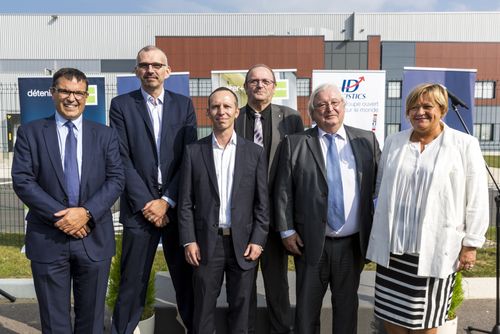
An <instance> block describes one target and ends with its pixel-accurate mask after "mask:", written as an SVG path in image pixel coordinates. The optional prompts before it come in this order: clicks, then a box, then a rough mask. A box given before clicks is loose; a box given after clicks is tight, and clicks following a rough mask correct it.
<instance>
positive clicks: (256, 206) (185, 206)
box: [178, 135, 269, 270]
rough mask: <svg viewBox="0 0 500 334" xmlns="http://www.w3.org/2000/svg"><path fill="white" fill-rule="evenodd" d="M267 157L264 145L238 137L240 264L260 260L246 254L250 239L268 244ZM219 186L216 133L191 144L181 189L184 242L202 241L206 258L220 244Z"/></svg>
mask: <svg viewBox="0 0 500 334" xmlns="http://www.w3.org/2000/svg"><path fill="white" fill-rule="evenodd" d="M266 171H267V163H266V157H265V153H264V150H263V149H262V147H260V146H258V145H257V144H254V143H252V142H249V141H247V140H245V139H243V138H242V137H239V136H238V137H237V143H236V156H235V163H234V175H233V190H232V195H231V231H232V239H233V246H234V252H235V254H236V258H237V261H238V264H239V266H240V267H241V268H242V269H243V270H248V269H251V268H253V267H255V265H256V264H257V261H251V262H250V261H247V260H245V258H244V257H243V253H244V252H245V249H246V247H247V246H248V244H249V243H254V244H258V245H261V246H264V245H265V244H266V238H267V232H268V228H269V226H268V225H269V214H268V194H267V173H266ZM219 207H220V198H219V189H218V186H217V176H216V174H215V165H214V157H213V151H212V135H210V136H207V137H205V138H203V139H201V140H199V141H198V142H196V143H194V144H191V145H189V146H188V147H187V148H186V153H185V155H184V160H183V163H182V177H181V182H180V192H179V208H178V215H179V233H180V242H181V244H182V245H185V244H187V243H190V242H197V243H198V245H199V247H200V253H201V262H202V263H203V264H206V263H207V261H209V260H210V258H211V257H212V254H213V252H214V250H215V245H216V241H217V230H218V227H219Z"/></svg>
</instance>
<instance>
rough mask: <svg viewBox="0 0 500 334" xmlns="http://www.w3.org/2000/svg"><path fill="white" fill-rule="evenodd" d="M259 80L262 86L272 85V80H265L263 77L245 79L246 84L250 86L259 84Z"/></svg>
mask: <svg viewBox="0 0 500 334" xmlns="http://www.w3.org/2000/svg"><path fill="white" fill-rule="evenodd" d="M259 82H260V83H261V84H262V86H264V87H268V86H271V85H274V81H272V80H267V79H263V80H259V79H253V80H248V81H247V84H248V85H249V86H252V87H257V85H258V84H259Z"/></svg>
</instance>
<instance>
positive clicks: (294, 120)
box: [234, 104, 304, 189]
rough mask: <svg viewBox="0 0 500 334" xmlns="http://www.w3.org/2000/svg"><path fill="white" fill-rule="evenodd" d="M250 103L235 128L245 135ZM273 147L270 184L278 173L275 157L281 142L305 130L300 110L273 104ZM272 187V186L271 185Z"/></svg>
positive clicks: (270, 163) (270, 158)
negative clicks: (287, 136) (286, 137)
mask: <svg viewBox="0 0 500 334" xmlns="http://www.w3.org/2000/svg"><path fill="white" fill-rule="evenodd" d="M247 110H248V105H246V106H244V107H243V108H241V109H240V115H239V116H238V118H237V119H236V122H235V125H234V129H235V130H236V133H237V134H238V135H240V136H242V137H245V136H244V134H245V128H246V122H247V115H246V114H247V112H248V111H247ZM271 129H272V133H271V135H272V138H271V148H270V154H269V184H270V185H272V183H273V181H274V176H275V175H276V167H277V166H276V165H277V160H278V159H274V156H275V154H276V150H277V148H278V145H279V143H280V142H281V140H283V138H285V136H286V135H290V134H293V133H298V132H302V131H304V124H303V123H302V118H301V117H300V114H299V112H298V111H296V110H293V109H292V108H289V107H286V106H280V105H277V104H271ZM270 189H271V187H270Z"/></svg>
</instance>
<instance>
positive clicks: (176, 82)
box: [116, 72, 190, 97]
mask: <svg viewBox="0 0 500 334" xmlns="http://www.w3.org/2000/svg"><path fill="white" fill-rule="evenodd" d="M140 87H141V81H140V80H139V79H138V78H137V77H136V76H135V75H133V74H131V75H118V76H116V90H117V92H118V95H121V94H125V93H128V92H131V91H133V90H137V89H139V88H140ZM164 87H165V89H168V90H169V91H171V92H174V93H178V94H181V95H184V96H187V97H190V94H189V72H173V73H170V76H169V77H168V78H167V80H165V82H164Z"/></svg>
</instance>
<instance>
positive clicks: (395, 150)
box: [367, 84, 489, 334]
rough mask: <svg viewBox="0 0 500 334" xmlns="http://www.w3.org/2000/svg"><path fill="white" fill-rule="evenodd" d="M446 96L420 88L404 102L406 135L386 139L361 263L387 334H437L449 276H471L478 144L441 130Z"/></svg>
mask: <svg viewBox="0 0 500 334" xmlns="http://www.w3.org/2000/svg"><path fill="white" fill-rule="evenodd" d="M447 111H448V94H447V92H446V90H445V89H444V88H443V87H442V86H441V85H439V84H423V85H420V86H418V87H416V88H415V89H414V90H413V91H412V92H411V93H410V94H409V95H408V97H407V100H406V116H407V118H408V119H409V121H410V123H411V125H412V128H411V129H408V130H405V131H402V132H399V133H397V134H395V135H392V136H390V137H388V138H387V140H386V141H385V145H384V150H383V152H382V157H381V159H380V164H379V171H378V176H377V191H378V200H377V207H376V210H375V215H374V221H373V227H372V232H371V236H370V243H369V246H368V252H367V257H368V259H370V260H372V261H373V262H376V263H377V276H376V286H375V315H376V316H377V317H378V318H380V319H382V320H384V326H385V328H386V331H387V332H388V333H390V334H392V333H436V332H437V327H438V326H440V325H442V324H443V322H444V321H445V319H446V316H447V312H448V308H449V300H450V297H451V293H452V288H453V284H454V278H455V272H456V271H459V270H470V269H472V268H473V267H474V264H475V261H476V248H478V247H481V246H482V245H483V243H484V241H485V238H484V234H485V233H486V229H487V227H488V220H489V213H488V188H487V179H486V170H485V164H484V160H483V156H482V154H481V150H480V148H479V143H478V141H477V140H476V139H475V138H474V137H472V136H470V135H467V134H465V133H462V132H459V131H457V130H454V129H452V128H449V127H448V126H446V124H444V123H443V121H442V118H443V117H444V115H445V114H446V112H447Z"/></svg>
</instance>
